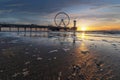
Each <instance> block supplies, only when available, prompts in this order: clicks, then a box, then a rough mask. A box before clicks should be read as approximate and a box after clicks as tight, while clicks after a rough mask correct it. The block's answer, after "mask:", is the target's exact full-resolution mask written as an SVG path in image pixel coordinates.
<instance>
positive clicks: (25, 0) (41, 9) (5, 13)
mask: <svg viewBox="0 0 120 80" xmlns="http://www.w3.org/2000/svg"><path fill="white" fill-rule="evenodd" d="M104 1H105V0H0V6H1V7H0V21H5V20H6V21H8V22H11V21H12V22H15V23H35V24H43V23H45V22H47V23H50V21H51V22H53V21H52V20H51V18H52V17H53V18H54V15H55V14H56V12H59V11H62V10H63V11H64V9H65V8H66V9H68V12H69V8H70V7H74V6H79V7H78V8H77V9H76V8H71V11H76V10H77V11H79V10H80V11H81V12H80V13H76V14H75V15H74V14H72V15H71V17H72V16H73V18H74V17H77V18H82V19H83V18H84V19H91V18H94V17H96V18H99V19H100V18H106V19H101V20H107V19H108V18H109V19H110V18H112V19H113V18H118V16H119V15H118V14H119V12H118V13H110V12H107V13H101V12H100V11H99V10H101V9H105V8H107V9H108V8H111V7H114V8H116V7H117V8H118V7H119V6H120V5H119V4H112V5H111V3H112V2H110V0H106V1H108V2H109V3H107V2H106V1H105V2H104ZM81 6H83V9H82V10H81ZM86 7H87V8H86ZM105 12H106V11H105ZM115 12H116V11H115ZM71 13H72V12H71ZM71 13H70V14H71Z"/></svg>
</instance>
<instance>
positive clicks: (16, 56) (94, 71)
mask: <svg viewBox="0 0 120 80" xmlns="http://www.w3.org/2000/svg"><path fill="white" fill-rule="evenodd" d="M36 35H37V36H36ZM19 36H20V37H21V36H22V38H23V36H24V38H29V39H32V41H29V40H28V39H25V40H28V41H26V42H24V41H19V39H18V38H17V39H16V40H18V41H16V43H15V42H13V41H15V40H14V39H13V40H12V38H11V40H8V41H6V42H5V43H4V45H5V44H7V45H6V46H3V45H2V48H1V49H2V51H1V54H0V57H1V59H2V60H1V61H0V65H2V66H0V71H1V72H0V79H2V80H7V79H8V80H110V79H111V80H112V77H113V76H112V74H111V73H112V70H110V69H109V66H107V65H106V64H105V63H104V61H103V60H101V59H100V58H99V56H98V55H97V54H93V51H91V50H90V49H89V47H88V46H87V44H86V42H85V41H84V40H85V38H86V36H85V33H82V34H81V35H78V36H79V37H78V36H72V34H70V33H48V32H47V33H42V32H41V33H40V34H38V33H33V34H31V36H30V37H29V35H28V34H27V33H26V34H25V35H24V33H20V34H19ZM34 37H35V38H34ZM37 37H38V38H37ZM77 38H79V40H81V41H79V44H78V41H77V40H78V39H77ZM87 38H88V37H87ZM0 39H1V38H0ZM3 39H4V38H2V39H1V40H2V41H5V40H6V38H5V39H4V40H3ZM7 39H9V37H8V38H7ZM35 39H36V40H35ZM41 39H43V40H41ZM34 41H35V42H36V43H34ZM0 44H1V43H0ZM6 76H7V77H6Z"/></svg>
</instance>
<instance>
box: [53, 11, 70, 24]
mask: <svg viewBox="0 0 120 80" xmlns="http://www.w3.org/2000/svg"><path fill="white" fill-rule="evenodd" d="M60 14H64V15H65V16H67V18H68V22H67V24H66V25H65V26H68V25H69V23H70V17H69V15H68V14H67V13H65V12H59V13H57V14H56V15H55V18H54V22H55V25H56V26H59V25H58V24H57V21H56V19H57V16H58V15H60Z"/></svg>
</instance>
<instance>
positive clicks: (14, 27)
mask: <svg viewBox="0 0 120 80" xmlns="http://www.w3.org/2000/svg"><path fill="white" fill-rule="evenodd" d="M70 30H71V28H69V27H55V26H40V25H34V24H31V25H19V24H0V31H1V32H7V31H9V32H13V31H17V32H20V31H24V32H26V31H30V32H32V31H35V32H37V31H70Z"/></svg>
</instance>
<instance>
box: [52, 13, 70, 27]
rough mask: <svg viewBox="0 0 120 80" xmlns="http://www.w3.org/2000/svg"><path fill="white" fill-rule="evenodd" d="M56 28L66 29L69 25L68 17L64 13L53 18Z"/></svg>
mask: <svg viewBox="0 0 120 80" xmlns="http://www.w3.org/2000/svg"><path fill="white" fill-rule="evenodd" d="M54 22H55V25H56V26H57V27H67V26H68V25H69V23H70V17H69V16H68V14H67V13H65V12H59V13H57V14H56V16H55V18H54Z"/></svg>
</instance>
